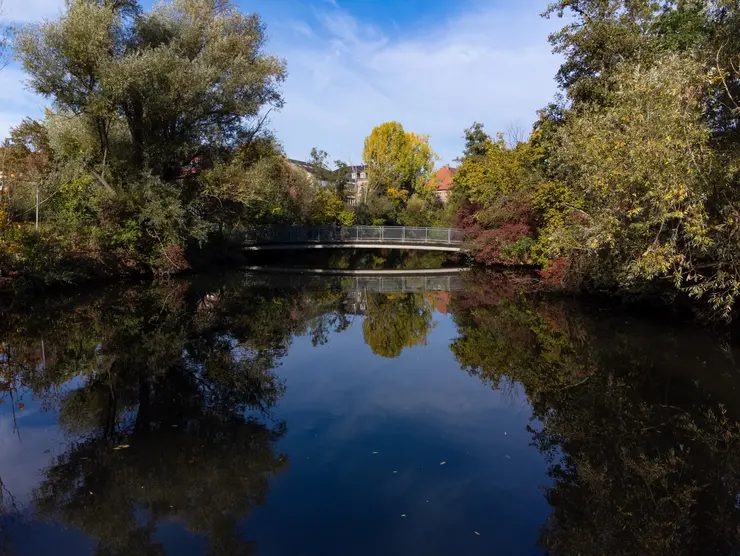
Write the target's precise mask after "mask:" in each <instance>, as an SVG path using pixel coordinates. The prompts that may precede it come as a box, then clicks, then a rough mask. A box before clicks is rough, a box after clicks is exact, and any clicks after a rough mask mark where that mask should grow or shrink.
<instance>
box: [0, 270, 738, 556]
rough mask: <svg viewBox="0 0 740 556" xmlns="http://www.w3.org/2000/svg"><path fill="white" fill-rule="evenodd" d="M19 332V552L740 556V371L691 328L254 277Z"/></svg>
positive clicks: (410, 290) (3, 378)
mask: <svg viewBox="0 0 740 556" xmlns="http://www.w3.org/2000/svg"><path fill="white" fill-rule="evenodd" d="M0 317H2V318H1V320H2V322H0V400H1V401H2V404H1V405H0V479H1V480H2V498H1V499H0V500H1V501H2V506H1V507H0V511H1V512H2V517H1V518H0V553H4V554H18V555H47V554H48V555H52V554H53V555H55V556H66V555H78V554H101V555H102V554H106V555H114V554H115V555H124V554H125V555H139V554H142V555H163V554H167V555H175V554H177V555H181V554H185V555H191V554H192V555H200V554H213V555H235V554H240V555H241V554H253V555H307V556H308V555H316V556H319V555H322V556H325V555H347V554H352V555H371V554H373V555H374V554H382V555H392V554H411V555H415V554H425V555H435V554H439V555H442V554H445V555H446V554H466V555H477V554H480V555H483V554H486V555H490V554H513V555H519V554H522V555H536V554H553V555H578V554H580V555H591V554H603V555H610V556H612V555H620V554H625V555H626V554H630V555H633V554H634V555H646V554H650V555H653V554H656V555H657V554H665V555H668V554H670V555H676V554H679V555H680V554H737V553H738V547H739V546H740V480H739V476H738V474H739V473H740V471H738V470H740V445H739V444H738V438H740V436H739V435H740V427H738V426H737V425H736V424H735V423H736V421H740V397H739V396H738V394H739V393H740V392H739V391H738V390H739V388H740V374H739V373H738V368H737V363H736V361H737V360H738V356H739V355H740V353H738V346H736V345H734V344H732V343H731V342H729V341H728V340H726V339H723V338H722V337H720V336H716V335H715V334H713V333H711V332H709V331H707V330H704V329H702V328H700V327H698V326H696V325H693V324H688V323H684V322H679V321H678V320H677V319H675V318H674V319H671V318H666V317H662V318H646V317H637V316H632V315H630V314H628V313H625V312H623V311H621V310H620V309H619V308H617V307H613V306H612V307H606V306H599V305H596V304H593V303H591V304H589V303H585V302H580V303H576V302H573V301H567V300H563V299H548V298H547V297H545V296H541V295H540V296H537V295H527V294H524V293H522V283H521V279H520V277H517V276H516V275H513V276H512V275H506V274H497V273H485V274H479V273H475V272H467V273H462V274H456V273H450V274H449V275H444V274H441V275H435V276H433V277H430V276H417V275H415V276H406V277H404V276H401V277H399V276H393V277H386V278H384V279H380V278H377V277H341V276H331V277H305V276H303V277H301V276H297V275H290V274H279V275H271V274H264V273H252V272H246V271H242V272H233V273H226V274H222V275H218V276H204V277H196V278H191V279H183V280H172V281H165V282H158V283H154V284H150V283H148V284H147V283H142V284H128V285H125V286H121V285H118V286H110V287H106V288H102V289H96V288H87V289H86V291H83V292H81V293H75V294H60V295H57V296H49V297H47V298H45V299H43V300H41V299H40V300H38V301H37V302H36V303H34V304H32V305H29V306H27V307H26V308H24V310H23V311H20V310H17V309H13V308H6V309H4V310H3V312H2V314H1V315H0Z"/></svg>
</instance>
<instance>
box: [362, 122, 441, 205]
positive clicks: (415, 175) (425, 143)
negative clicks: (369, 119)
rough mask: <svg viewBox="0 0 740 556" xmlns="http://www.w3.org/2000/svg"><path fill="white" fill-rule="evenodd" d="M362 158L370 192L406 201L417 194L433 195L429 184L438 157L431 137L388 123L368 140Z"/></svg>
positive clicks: (381, 126)
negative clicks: (431, 144)
mask: <svg viewBox="0 0 740 556" xmlns="http://www.w3.org/2000/svg"><path fill="white" fill-rule="evenodd" d="M362 158H363V161H364V163H365V164H366V165H367V172H368V179H369V181H370V189H371V191H373V192H375V193H378V194H388V195H389V196H391V197H392V198H393V199H394V200H400V201H406V200H408V198H409V197H410V196H411V195H412V194H414V193H417V194H425V193H430V192H429V191H427V187H428V186H427V184H428V183H429V179H430V177H431V175H432V172H433V171H434V161H435V160H438V159H439V157H438V156H437V154H436V153H435V152H434V151H433V150H432V148H431V147H430V146H429V136H428V135H417V134H416V133H410V132H407V131H405V130H404V129H403V126H402V125H401V124H400V123H398V122H386V123H384V124H381V125H379V126H377V127H376V128H375V129H373V131H372V133H371V134H370V135H369V136H368V137H367V139H365V148H364V150H363V154H362Z"/></svg>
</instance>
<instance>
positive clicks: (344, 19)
mask: <svg viewBox="0 0 740 556" xmlns="http://www.w3.org/2000/svg"><path fill="white" fill-rule="evenodd" d="M480 1H481V2H483V3H482V4H479V5H476V6H472V7H471V6H469V7H467V8H465V9H464V10H463V11H461V12H460V13H458V14H457V15H456V16H454V17H450V18H447V19H438V20H436V21H432V22H431V23H419V24H418V26H417V28H416V29H414V30H413V31H408V30H405V31H404V30H403V29H401V28H399V27H397V26H393V25H391V27H392V28H391V27H389V28H388V29H380V28H378V27H376V26H374V25H371V24H369V23H367V22H366V21H364V20H360V19H358V18H356V17H354V16H353V15H352V14H351V13H350V12H348V11H346V10H344V9H342V8H341V7H338V6H337V4H336V3H335V2H332V1H331V0H325V1H323V2H319V1H318V0H316V4H315V5H314V7H313V9H312V10H308V12H309V13H312V14H313V17H312V19H311V20H310V21H305V20H303V21H301V20H298V19H293V20H287V21H286V20H279V21H270V20H268V21H267V23H268V33H269V32H270V31H271V30H272V33H274V34H276V35H277V36H276V37H275V38H274V40H273V42H272V43H271V45H270V50H273V51H275V52H276V53H277V54H278V55H280V56H282V57H285V58H286V59H287V62H288V73H289V76H288V81H287V82H286V84H285V87H284V93H285V94H284V96H285V100H286V105H285V108H284V109H283V110H282V111H281V112H279V113H277V114H275V115H274V116H273V117H272V124H273V126H274V127H275V129H276V131H277V134H278V136H279V137H280V139H282V141H283V142H284V144H285V148H286V151H287V153H288V154H289V155H290V156H291V157H294V158H306V157H307V156H308V153H309V152H310V150H311V148H312V147H314V146H316V147H320V148H323V149H324V150H327V151H328V152H329V153H330V154H331V155H332V157H333V158H342V159H344V160H347V161H350V162H353V163H359V162H360V160H361V157H362V144H363V141H364V139H365V137H366V136H367V135H368V134H369V133H370V131H371V130H372V128H373V127H374V126H376V125H378V124H380V123H382V122H384V121H389V120H397V121H400V122H401V123H402V124H403V125H404V126H405V127H406V128H407V129H408V130H411V131H415V132H417V133H429V134H430V135H431V136H432V139H431V142H432V146H433V147H434V149H435V150H436V151H437V152H438V153H439V154H440V156H441V161H440V163H441V164H444V163H447V162H451V161H452V160H453V159H454V158H455V157H456V156H458V155H459V154H460V152H461V150H462V143H463V141H462V133H463V130H464V129H465V128H466V127H468V126H470V124H472V123H473V122H474V121H480V122H483V123H484V124H485V125H486V129H487V130H488V131H489V132H490V133H495V132H497V131H506V130H507V129H508V128H509V127H510V126H511V125H512V124H519V125H521V126H524V127H525V128H528V127H529V126H530V125H531V123H532V122H533V121H534V118H535V111H536V110H537V109H538V108H541V107H542V106H544V105H545V104H546V103H547V102H548V101H549V100H550V99H551V98H552V96H553V94H554V93H555V90H556V86H555V82H554V80H553V76H554V75H555V72H556V71H557V68H558V66H559V64H560V60H559V58H558V57H556V56H553V55H552V54H551V51H550V45H549V44H548V43H547V34H548V33H549V32H550V31H551V30H553V29H554V28H556V27H557V26H559V25H560V24H562V22H559V21H557V20H555V21H548V20H543V19H542V18H540V17H539V13H540V12H541V11H542V9H543V8H544V7H545V5H546V3H547V0H532V1H527V2H512V3H505V4H504V5H503V7H502V5H501V2H500V1H499V0H496V5H492V4H491V2H493V0H480ZM62 5H63V1H62V0H5V11H6V12H7V15H6V18H5V19H6V20H10V19H15V20H22V21H33V20H38V19H41V18H44V17H54V16H55V15H56V14H57V13H58V12H59V10H60V9H61V7H62ZM425 21H427V22H428V21H429V20H425ZM23 79H24V76H23V73H22V72H21V71H20V70H19V69H18V67H17V66H15V65H14V66H10V67H8V68H5V69H4V70H2V71H0V106H1V107H2V109H0V137H3V136H5V135H6V134H7V131H8V128H9V127H10V126H12V125H16V124H17V123H18V122H20V120H21V119H22V118H23V117H24V116H26V115H30V116H34V117H38V116H40V115H41V114H42V113H43V111H42V105H43V104H44V103H46V104H48V101H44V100H43V99H40V98H39V97H37V96H35V95H33V94H31V93H30V92H28V91H27V90H25V88H24V86H23V83H22V82H23Z"/></svg>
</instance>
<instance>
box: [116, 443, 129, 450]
mask: <svg viewBox="0 0 740 556" xmlns="http://www.w3.org/2000/svg"><path fill="white" fill-rule="evenodd" d="M126 448H129V445H128V444H121V445H120V446H116V447H115V448H113V449H114V450H125V449H126Z"/></svg>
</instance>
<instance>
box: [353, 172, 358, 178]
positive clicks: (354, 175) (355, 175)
mask: <svg viewBox="0 0 740 556" xmlns="http://www.w3.org/2000/svg"><path fill="white" fill-rule="evenodd" d="M352 179H353V180H356V179H357V174H355V173H354V172H352Z"/></svg>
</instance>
